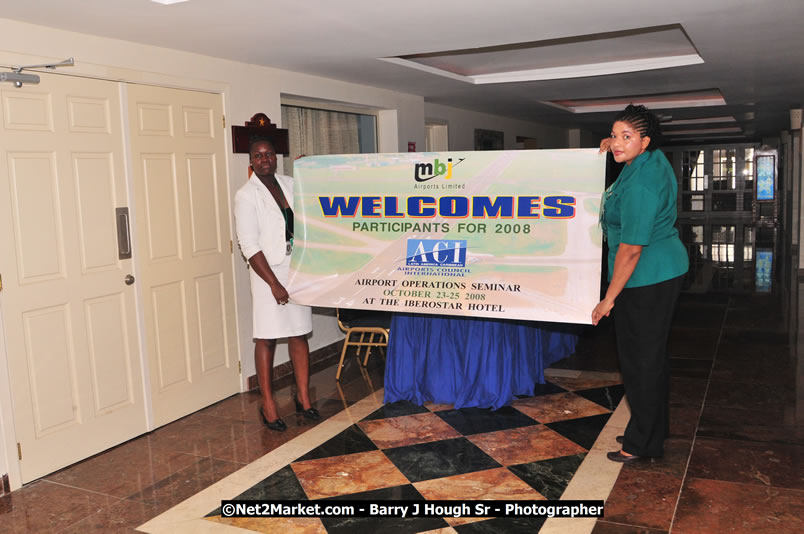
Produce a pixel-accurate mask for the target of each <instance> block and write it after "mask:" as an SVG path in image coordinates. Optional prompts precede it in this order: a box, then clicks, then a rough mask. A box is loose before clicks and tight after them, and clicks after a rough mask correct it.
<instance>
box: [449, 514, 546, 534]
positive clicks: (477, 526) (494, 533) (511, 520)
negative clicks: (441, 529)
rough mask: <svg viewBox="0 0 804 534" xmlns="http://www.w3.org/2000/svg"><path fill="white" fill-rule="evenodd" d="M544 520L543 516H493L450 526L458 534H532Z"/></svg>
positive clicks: (540, 526)
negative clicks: (483, 519) (492, 517)
mask: <svg viewBox="0 0 804 534" xmlns="http://www.w3.org/2000/svg"><path fill="white" fill-rule="evenodd" d="M544 522H545V518H543V517H541V518H530V517H495V518H494V519H487V520H485V521H477V522H475V523H467V524H465V525H458V526H455V527H452V528H454V529H455V530H456V531H457V532H458V533H459V534H502V533H505V534H533V533H534V532H538V531H539V529H540V528H542V525H543V524H544Z"/></svg>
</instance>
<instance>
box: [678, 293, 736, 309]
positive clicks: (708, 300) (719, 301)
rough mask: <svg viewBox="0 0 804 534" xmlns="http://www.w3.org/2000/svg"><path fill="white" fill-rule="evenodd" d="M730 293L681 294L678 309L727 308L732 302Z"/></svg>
mask: <svg viewBox="0 0 804 534" xmlns="http://www.w3.org/2000/svg"><path fill="white" fill-rule="evenodd" d="M730 300H731V299H730V296H729V294H728V293H681V294H680V295H679V296H678V304H677V307H678V308H684V307H694V306H701V307H715V306H726V305H727V304H728V303H729V301H730Z"/></svg>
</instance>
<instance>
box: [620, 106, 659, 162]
mask: <svg viewBox="0 0 804 534" xmlns="http://www.w3.org/2000/svg"><path fill="white" fill-rule="evenodd" d="M618 121H619V122H625V123H627V124H629V125H630V126H631V127H632V128H634V129H635V130H636V131H638V132H639V135H641V136H642V137H650V143H649V144H648V148H646V150H648V151H650V152H653V151H654V150H656V149H657V148H659V145H660V144H661V137H662V131H661V129H660V128H659V118H658V117H657V116H656V115H654V114H653V113H651V112H650V111H648V108H646V107H645V106H643V105H641V104H640V105H636V106H635V105H634V104H628V106H627V107H626V108H625V109H624V110H622V111H621V112H619V113H618V114H617V116H616V117H614V122H618Z"/></svg>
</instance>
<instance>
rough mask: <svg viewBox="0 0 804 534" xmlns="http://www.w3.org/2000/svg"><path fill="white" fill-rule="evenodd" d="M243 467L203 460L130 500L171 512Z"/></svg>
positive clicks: (131, 497) (136, 494)
mask: <svg viewBox="0 0 804 534" xmlns="http://www.w3.org/2000/svg"><path fill="white" fill-rule="evenodd" d="M242 467H243V465H242V464H236V463H234V462H226V461H223V460H216V459H213V458H201V459H199V460H198V462H196V463H195V464H193V465H190V466H189V467H185V468H184V469H182V470H181V471H177V472H175V473H173V474H171V475H169V476H167V477H165V478H164V479H162V480H160V481H159V482H157V483H156V484H154V485H152V486H149V487H147V488H144V489H142V490H140V491H138V492H136V493H133V494H131V495H130V496H129V497H128V499H129V500H132V501H139V502H143V503H145V504H148V505H151V506H154V507H159V508H162V509H163V510H167V509H168V508H170V507H172V506H174V505H176V504H178V503H180V502H181V501H183V500H185V499H187V498H188V497H191V496H193V495H195V494H196V493H198V492H199V491H201V490H203V489H206V488H207V487H209V486H211V485H212V484H214V483H215V482H217V481H219V480H220V479H222V478H224V477H226V476H228V475H231V474H232V473H234V472H235V471H237V470H238V469H240V468H242Z"/></svg>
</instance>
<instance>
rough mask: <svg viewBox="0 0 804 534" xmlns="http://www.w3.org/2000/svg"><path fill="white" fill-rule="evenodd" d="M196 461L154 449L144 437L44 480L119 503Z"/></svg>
mask: <svg viewBox="0 0 804 534" xmlns="http://www.w3.org/2000/svg"><path fill="white" fill-rule="evenodd" d="M198 460H199V457H198V456H193V455H190V454H184V453H180V452H173V451H169V450H165V449H160V448H157V447H154V446H153V445H152V443H151V440H150V438H149V436H148V435H145V436H141V437H140V438H137V439H134V440H132V441H129V442H127V443H124V444H122V445H119V446H117V447H114V448H113V449H110V450H108V451H106V452H104V453H102V454H99V455H96V456H93V457H91V458H89V459H87V460H84V461H83V462H79V463H77V464H74V465H71V466H70V467H67V468H65V469H62V470H61V471H57V472H55V473H53V474H52V475H48V476H47V477H45V478H46V480H50V481H52V482H58V483H59V484H64V485H66V486H72V487H75V488H81V489H86V490H89V491H94V492H97V493H103V494H106V495H112V496H114V497H118V498H120V499H123V498H126V497H128V496H129V495H131V494H132V493H136V492H137V491H141V490H143V489H145V488H147V487H149V486H152V485H153V484H156V483H157V482H158V481H160V480H162V479H163V478H165V477H167V476H168V475H171V474H173V473H175V472H176V471H179V470H181V469H184V468H185V467H188V466H189V465H192V464H195V463H196V462H198Z"/></svg>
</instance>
